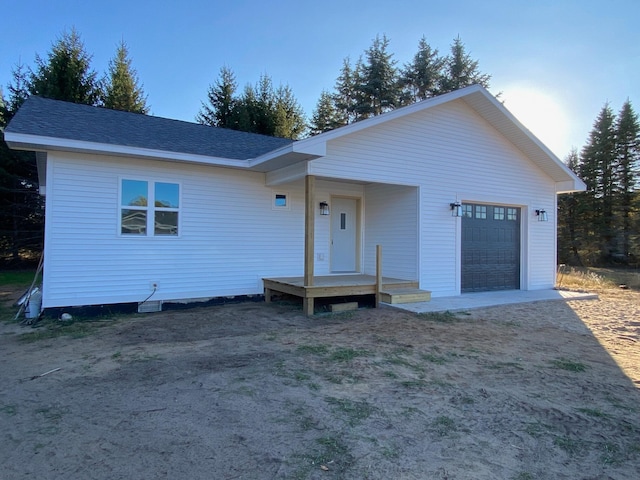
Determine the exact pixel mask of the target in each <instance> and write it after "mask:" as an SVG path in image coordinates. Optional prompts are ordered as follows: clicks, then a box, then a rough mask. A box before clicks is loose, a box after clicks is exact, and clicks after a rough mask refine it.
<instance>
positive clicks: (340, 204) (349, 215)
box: [331, 197, 358, 273]
mask: <svg viewBox="0 0 640 480" xmlns="http://www.w3.org/2000/svg"><path fill="white" fill-rule="evenodd" d="M357 211H358V201H357V200H356V199H353V198H340V197H337V198H336V197H333V199H332V201H331V271H332V272H336V273H337V272H355V271H356V267H357V264H356V251H357V241H358V218H357Z"/></svg>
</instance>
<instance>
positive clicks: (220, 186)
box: [43, 152, 304, 308]
mask: <svg viewBox="0 0 640 480" xmlns="http://www.w3.org/2000/svg"><path fill="white" fill-rule="evenodd" d="M48 168H49V172H48V173H49V177H48V180H49V181H48V185H47V196H46V202H47V218H46V233H45V235H46V239H45V241H46V252H45V288H44V298H43V306H44V307H45V308H47V307H55V306H72V305H91V304H106V303H123V302H138V301H142V300H144V299H145V298H146V297H147V296H148V295H149V294H150V293H151V288H150V283H151V282H154V283H157V284H158V290H157V292H156V293H155V294H154V296H153V297H152V298H153V299H155V300H163V299H192V298H209V297H216V296H226V295H243V294H260V293H262V281H261V279H262V277H263V276H288V275H302V273H303V264H302V259H303V258H304V246H303V244H304V228H301V225H304V189H303V187H302V185H300V186H296V185H291V186H287V195H288V204H289V210H287V211H274V210H273V209H272V203H273V190H272V189H271V188H267V187H265V184H264V183H265V182H264V174H261V173H253V172H246V171H240V170H233V169H225V168H215V167H207V166H195V165H193V166H190V167H189V168H185V166H184V165H175V164H173V163H170V162H161V161H149V160H135V159H123V158H117V157H102V156H96V155H82V154H70V153H65V154H64V157H62V156H60V154H57V153H53V152H52V153H49V157H48ZM122 178H150V179H153V180H154V181H164V182H168V183H179V184H180V187H181V192H180V193H181V199H180V200H181V204H180V215H181V219H180V237H178V238H176V237H171V236H146V237H139V236H120V235H119V234H118V216H119V203H118V202H119V198H118V195H119V193H118V192H119V182H120V179H122ZM49 279H51V281H50V280H49Z"/></svg>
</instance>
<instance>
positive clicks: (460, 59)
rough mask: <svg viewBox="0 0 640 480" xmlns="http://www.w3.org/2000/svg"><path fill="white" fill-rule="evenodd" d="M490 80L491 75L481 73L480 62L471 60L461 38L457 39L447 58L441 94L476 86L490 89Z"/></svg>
mask: <svg viewBox="0 0 640 480" xmlns="http://www.w3.org/2000/svg"><path fill="white" fill-rule="evenodd" d="M489 80H491V75H487V74H483V73H480V70H479V69H478V61H477V60H473V59H472V58H471V55H470V54H468V53H467V51H466V49H465V46H464V43H462V40H461V39H460V37H459V36H458V37H456V38H455V39H454V41H453V43H452V44H451V54H450V55H448V56H447V57H446V58H445V65H444V72H443V76H442V78H441V80H440V87H439V89H438V90H439V93H440V94H442V93H448V92H453V91H455V90H459V89H461V88H464V87H468V86H470V85H475V84H477V85H482V86H483V87H485V88H489Z"/></svg>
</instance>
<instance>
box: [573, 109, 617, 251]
mask: <svg viewBox="0 0 640 480" xmlns="http://www.w3.org/2000/svg"><path fill="white" fill-rule="evenodd" d="M615 160H616V138H615V128H614V115H613V111H612V110H611V107H610V106H609V104H605V106H604V107H602V110H601V111H600V113H599V115H598V117H597V119H596V121H595V123H594V125H593V129H592V130H591V133H590V134H589V140H588V143H587V145H585V147H584V148H583V149H582V152H581V155H580V161H581V163H580V169H579V170H580V176H581V178H582V180H584V181H585V183H586V184H587V191H586V192H585V196H586V198H587V203H588V206H589V208H588V209H587V210H586V211H585V213H584V215H583V218H582V220H583V222H584V227H585V228H589V231H588V232H587V234H586V235H585V236H586V237H587V245H586V247H587V249H588V252H589V254H590V263H598V262H605V261H607V260H608V259H609V258H610V256H611V254H612V253H613V252H614V250H615V244H614V240H615V231H614V218H613V205H614V196H613V192H614V180H615V175H614V162H615Z"/></svg>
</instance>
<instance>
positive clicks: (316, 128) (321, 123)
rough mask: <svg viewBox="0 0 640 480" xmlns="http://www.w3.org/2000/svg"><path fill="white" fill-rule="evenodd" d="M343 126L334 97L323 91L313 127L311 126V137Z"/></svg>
mask: <svg viewBox="0 0 640 480" xmlns="http://www.w3.org/2000/svg"><path fill="white" fill-rule="evenodd" d="M341 125H342V121H341V119H340V116H339V114H338V111H337V110H336V107H335V103H334V97H333V96H332V95H331V94H330V93H329V92H327V91H326V90H323V91H322V93H321V94H320V99H319V100H318V103H317V104H316V108H315V110H314V111H313V115H312V117H311V125H310V126H309V128H310V133H311V135H318V134H319V133H324V132H328V131H329V130H333V129H334V128H338V127H339V126H341Z"/></svg>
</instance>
